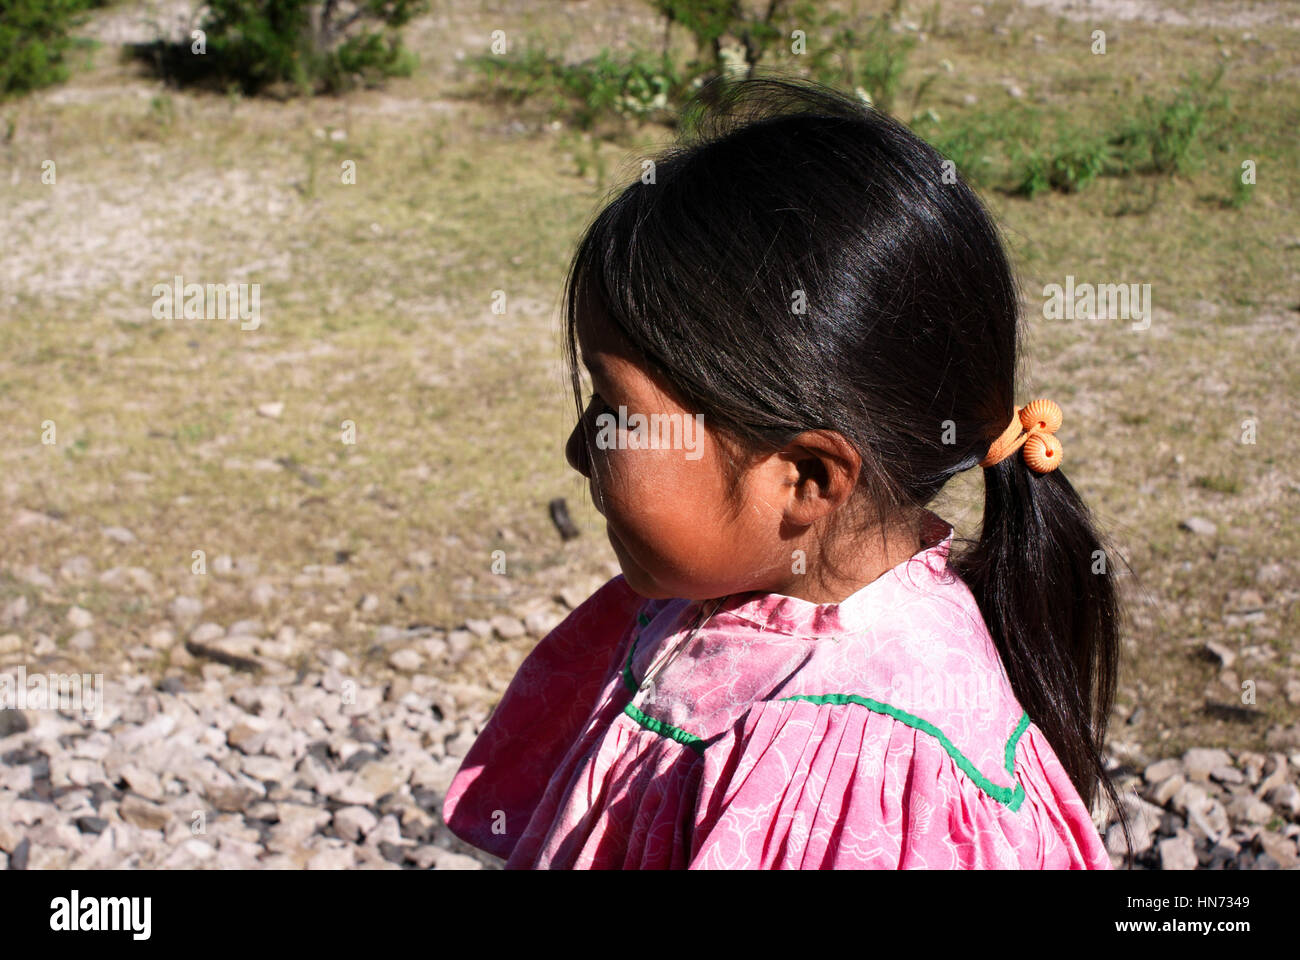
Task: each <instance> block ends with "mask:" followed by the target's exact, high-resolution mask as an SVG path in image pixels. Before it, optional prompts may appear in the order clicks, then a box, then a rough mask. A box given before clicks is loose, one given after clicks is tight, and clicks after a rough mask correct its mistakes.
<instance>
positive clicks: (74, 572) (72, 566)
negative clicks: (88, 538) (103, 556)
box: [59, 554, 95, 583]
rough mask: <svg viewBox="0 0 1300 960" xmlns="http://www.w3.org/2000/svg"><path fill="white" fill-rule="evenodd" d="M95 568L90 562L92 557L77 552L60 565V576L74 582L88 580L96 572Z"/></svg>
mask: <svg viewBox="0 0 1300 960" xmlns="http://www.w3.org/2000/svg"><path fill="white" fill-rule="evenodd" d="M94 572H95V568H94V566H93V565H92V564H91V562H90V558H89V557H86V556H82V555H81V554H77V555H76V556H73V557H68V559H66V560H64V561H63V563H62V565H60V567H59V576H61V577H62V578H63V579H64V580H71V581H73V582H74V583H76V582H78V581H81V580H88V579H89V578H90V577H91V575H92V574H94Z"/></svg>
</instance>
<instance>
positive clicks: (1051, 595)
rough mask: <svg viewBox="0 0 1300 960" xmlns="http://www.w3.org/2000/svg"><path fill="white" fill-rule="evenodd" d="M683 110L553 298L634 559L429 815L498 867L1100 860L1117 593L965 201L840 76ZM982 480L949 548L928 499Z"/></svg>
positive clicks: (998, 251)
mask: <svg viewBox="0 0 1300 960" xmlns="http://www.w3.org/2000/svg"><path fill="white" fill-rule="evenodd" d="M701 99H702V102H709V103H711V104H712V105H713V106H714V109H713V111H712V112H709V113H708V114H707V115H706V116H704V117H703V118H701V120H700V121H699V122H698V124H697V125H696V127H695V128H694V133H693V134H691V135H687V137H686V138H685V139H683V141H682V142H681V143H680V144H679V145H678V146H676V147H674V148H672V149H671V150H669V152H668V153H667V154H666V155H664V156H662V157H660V158H659V159H658V160H657V161H656V162H655V164H654V165H653V166H652V167H650V168H648V171H649V173H652V175H645V176H643V177H642V178H641V179H639V180H638V181H636V182H634V183H633V184H631V185H630V186H628V187H627V188H626V189H625V190H624V191H623V192H622V194H621V195H620V196H619V197H618V198H617V199H616V200H614V201H613V202H612V203H611V204H610V205H609V206H608V207H606V208H605V209H604V210H603V211H602V212H601V213H600V215H599V216H598V217H597V218H596V220H595V222H594V223H593V224H592V225H591V226H590V227H589V229H588V230H587V232H586V235H585V236H584V237H583V239H582V242H581V244H580V246H579V248H578V251H577V253H576V255H575V257H574V260H573V264H572V267H571V269H570V272H569V278H568V283H567V286H566V290H565V301H566V317H567V324H566V339H567V348H568V358H569V362H570V370H571V373H572V377H573V384H574V390H575V396H577V398H578V407H579V421H578V424H577V426H576V427H575V428H574V431H573V434H572V435H571V436H570V438H569V442H568V447H567V451H566V452H567V456H568V460H569V463H570V464H571V465H572V466H573V467H574V469H576V470H578V471H579V472H581V473H582V474H583V475H584V476H585V477H587V478H588V479H589V482H590V489H591V492H592V497H593V500H594V502H595V504H596V507H597V509H598V510H599V511H600V513H601V514H602V515H603V516H604V517H605V520H606V523H607V530H608V534H609V540H610V543H611V545H612V546H613V549H614V553H615V554H616V555H617V557H618V561H619V564H620V567H621V569H622V575H621V576H618V577H615V578H614V579H612V580H610V581H609V582H608V583H606V584H605V585H604V586H603V587H601V588H600V589H599V590H598V591H597V592H596V593H595V594H594V595H593V596H591V597H590V598H589V599H588V600H587V601H585V602H584V603H583V604H582V605H581V606H579V607H578V608H577V609H576V610H574V611H573V612H572V613H571V614H570V615H569V617H568V618H567V619H566V620H565V621H564V622H563V623H562V624H560V626H558V627H557V628H556V629H555V630H554V631H553V632H552V633H551V634H550V635H549V636H548V637H547V638H546V639H545V640H543V641H542V642H541V643H540V644H539V645H538V646H537V647H536V649H535V650H534V651H533V652H532V653H531V654H530V655H529V656H528V658H527V659H526V660H525V661H524V663H523V664H522V665H521V666H520V668H519V671H518V673H517V674H516V676H515V677H514V679H513V681H512V682H511V684H510V686H509V688H508V689H507V691H506V693H505V695H504V696H503V698H502V700H501V702H500V703H499V704H498V706H497V709H496V710H495V711H494V713H493V715H492V716H491V718H490V720H489V722H488V723H487V725H486V726H485V727H484V729H483V731H482V733H481V735H480V736H479V738H478V740H477V741H476V742H475V744H474V745H473V748H472V749H471V750H470V751H469V753H468V754H467V756H466V757H465V759H464V761H463V763H462V765H461V767H460V770H459V772H458V773H457V775H456V778H455V780H454V781H453V783H452V784H451V787H450V789H449V791H448V793H447V796H446V799H445V801H444V806H443V815H444V818H445V820H446V822H447V824H448V826H449V827H450V829H451V830H452V832H453V833H455V834H456V835H457V836H459V837H461V838H462V839H464V840H465V841H467V842H469V843H471V844H474V845H475V846H477V847H480V848H482V849H484V850H487V851H489V852H491V853H493V854H495V855H497V856H499V857H502V858H505V860H506V867H507V868H520V867H572V868H624V869H630V868H779V869H819V868H844V867H931V868H953V867H1052V868H1057V867H1072V868H1076V867H1077V868H1091V869H1108V868H1109V867H1110V865H1111V864H1110V859H1109V857H1108V854H1107V851H1106V849H1105V848H1104V846H1103V844H1102V843H1101V841H1100V838H1099V837H1098V834H1097V831H1096V829H1095V827H1094V826H1093V823H1092V821H1091V818H1090V816H1089V808H1090V805H1091V804H1092V802H1093V799H1094V797H1095V796H1096V794H1097V788H1098V785H1099V784H1101V785H1103V786H1104V788H1105V790H1106V792H1107V794H1108V796H1109V797H1110V799H1111V801H1112V804H1114V803H1115V796H1114V790H1113V787H1112V786H1111V785H1110V783H1109V780H1108V779H1107V777H1106V774H1105V771H1104V769H1103V766H1102V760H1101V748H1102V743H1103V738H1104V735H1105V725H1106V721H1107V719H1108V718H1109V713H1110V708H1111V704H1112V700H1113V696H1114V684H1115V670H1116V657H1117V647H1118V626H1117V623H1118V621H1117V615H1118V612H1119V611H1118V609H1117V602H1116V596H1115V592H1114V587H1113V584H1112V582H1111V578H1110V574H1109V573H1108V572H1107V567H1106V565H1105V562H1104V560H1105V554H1104V553H1103V552H1102V547H1101V544H1100V542H1099V539H1098V534H1097V533H1096V532H1095V531H1094V529H1093V526H1092V524H1091V521H1090V519H1089V514H1088V511H1087V508H1086V507H1085V506H1084V504H1083V503H1082V502H1081V501H1080V499H1079V497H1078V495H1077V494H1076V493H1075V491H1074V488H1073V487H1072V486H1071V485H1070V483H1069V481H1067V480H1066V478H1065V476H1064V475H1063V474H1062V473H1061V472H1060V470H1059V469H1056V468H1057V466H1058V465H1059V463H1060V459H1061V445H1060V442H1059V441H1058V440H1057V439H1056V437H1055V435H1054V434H1055V431H1056V430H1057V429H1058V428H1059V426H1060V416H1059V408H1056V407H1055V405H1054V404H1052V403H1051V402H1050V401H1038V402H1036V403H1033V404H1030V405H1028V406H1027V407H1026V408H1024V409H1023V410H1022V409H1021V408H1019V407H1016V406H1015V405H1014V400H1013V388H1014V382H1015V372H1016V369H1015V368H1016V360H1017V343H1018V332H1017V312H1016V311H1017V295H1016V288H1015V285H1014V282H1013V279H1012V274H1011V271H1010V269H1009V267H1008V264H1007V261H1006V258H1005V256H1004V254H1003V251H1002V247H1001V245H1000V242H999V239H998V236H997V233H996V232H995V229H994V227H993V225H992V223H991V222H990V219H989V217H988V215H987V214H986V212H985V211H984V209H983V207H982V206H981V204H980V202H979V200H978V199H977V198H976V196H975V194H974V193H973V192H972V191H971V190H970V189H969V188H968V187H967V186H966V185H964V184H963V183H961V182H960V181H959V180H958V179H957V178H956V177H955V176H953V175H952V168H951V165H949V164H947V163H946V162H945V161H944V159H943V158H942V157H941V156H939V155H938V154H937V153H936V152H935V151H934V150H933V149H932V148H931V147H929V146H927V145H926V144H925V143H923V142H922V141H921V140H919V139H917V138H916V137H915V136H914V135H912V134H911V133H910V132H908V130H906V129H905V128H904V127H902V126H901V125H899V124H898V123H896V122H894V121H893V120H890V119H888V118H887V117H885V116H882V115H880V114H878V113H875V112H874V111H872V110H870V109H867V108H865V107H863V105H862V104H861V103H860V102H858V101H856V100H853V99H851V98H848V97H846V96H843V95H841V94H839V93H837V92H835V91H833V90H830V89H828V88H825V87H821V86H819V85H816V84H811V83H808V82H801V81H792V80H781V79H774V78H759V79H753V80H747V81H743V82H740V83H737V84H734V85H730V86H726V87H724V88H723V89H718V84H716V83H715V84H710V85H709V86H707V87H706V88H705V91H704V93H703V95H702V98H701ZM579 356H580V357H581V361H582V363H583V365H584V366H585V367H586V369H587V370H588V372H589V373H590V376H591V381H592V386H593V389H594V393H593V394H592V396H591V399H590V401H589V402H588V403H587V405H586V409H585V410H583V409H582V407H583V405H582V401H581V394H580V381H579V375H578V372H577V363H578V360H579ZM638 415H639V416H638ZM697 416H702V418H703V419H702V421H701V422H702V423H703V425H704V429H703V431H702V436H700V437H698V438H694V439H695V440H697V441H698V442H693V443H692V444H690V446H691V447H692V449H690V450H688V449H686V447H687V446H688V445H687V444H686V443H683V442H680V441H681V440H682V439H683V437H684V435H685V433H686V432H687V431H686V430H680V431H679V430H678V427H679V426H685V425H687V424H688V423H689V422H690V421H692V420H693V418H695V417H697ZM633 424H635V426H633ZM647 424H648V425H649V427H648V428H647ZM977 465H978V466H981V467H983V475H984V484H985V506H984V522H983V529H982V532H981V535H980V539H979V541H978V542H977V543H973V544H972V545H970V548H969V549H967V550H966V551H964V552H962V553H957V552H954V551H953V550H952V547H953V541H954V536H953V530H952V528H951V527H950V525H949V524H948V523H946V522H945V521H943V520H942V519H940V518H939V517H938V516H937V515H935V514H934V513H932V512H930V511H929V510H928V509H926V505H927V504H928V503H930V502H931V501H932V500H933V499H934V497H935V496H936V495H937V494H938V493H939V491H940V489H941V488H942V487H943V485H944V484H945V483H946V482H947V480H948V479H949V478H950V477H952V476H953V475H954V474H956V473H958V472H960V471H963V470H966V469H968V468H971V467H974V466H977ZM1099 557H1100V558H1102V562H1101V563H1099V562H1098V558H1099Z"/></svg>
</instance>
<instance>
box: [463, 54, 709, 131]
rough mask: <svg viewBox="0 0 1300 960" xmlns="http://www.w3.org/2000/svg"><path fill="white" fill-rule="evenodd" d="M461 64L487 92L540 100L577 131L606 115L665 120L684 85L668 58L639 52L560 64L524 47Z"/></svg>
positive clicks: (550, 56) (516, 98)
mask: <svg viewBox="0 0 1300 960" xmlns="http://www.w3.org/2000/svg"><path fill="white" fill-rule="evenodd" d="M467 63H468V65H469V66H470V67H471V68H472V69H476V70H478V71H479V72H480V73H481V74H482V75H483V78H484V81H485V85H486V87H487V89H489V90H490V91H492V92H495V93H496V94H497V95H499V96H502V97H505V98H507V99H509V100H513V101H514V102H520V101H523V100H525V99H541V100H544V101H546V102H547V103H548V107H549V110H550V112H551V114H552V115H553V116H554V115H563V116H565V117H566V118H567V119H568V120H569V121H570V122H572V123H573V124H574V125H576V126H577V127H579V128H581V129H583V130H589V129H591V127H592V126H594V125H595V123H596V121H597V120H598V119H599V118H601V117H602V116H607V115H618V116H622V117H633V118H659V119H664V120H670V119H671V114H672V107H673V105H674V104H675V103H676V102H677V101H678V100H679V98H680V97H681V96H682V95H683V92H684V86H685V84H686V79H685V77H684V76H683V75H682V74H681V73H680V72H679V71H678V69H677V67H676V66H675V65H674V63H673V61H672V58H671V57H669V56H668V55H666V54H660V55H655V54H650V53H646V52H644V51H639V50H638V51H633V52H632V53H631V54H630V55H629V56H627V57H618V56H615V55H614V54H612V53H610V51H609V50H608V49H602V50H601V51H600V53H598V54H596V56H594V57H592V58H591V59H589V60H584V61H582V62H581V63H575V64H566V63H565V62H564V61H563V60H561V59H560V58H559V57H556V56H553V55H551V54H549V53H547V52H546V50H545V49H544V48H543V47H539V46H525V47H524V49H523V50H521V51H519V52H518V53H514V54H506V55H484V56H478V57H471V58H470V59H469V60H468V61H467Z"/></svg>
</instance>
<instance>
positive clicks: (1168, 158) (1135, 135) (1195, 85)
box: [1111, 66, 1227, 173]
mask: <svg viewBox="0 0 1300 960" xmlns="http://www.w3.org/2000/svg"><path fill="white" fill-rule="evenodd" d="M1222 77H1223V67H1222V66H1220V67H1219V69H1218V70H1217V72H1216V73H1215V75H1214V77H1213V78H1212V79H1211V80H1210V81H1209V82H1208V83H1205V84H1202V82H1201V80H1200V78H1199V77H1198V76H1196V75H1193V76H1192V77H1191V79H1190V81H1189V83H1188V84H1187V86H1186V87H1184V88H1183V89H1182V90H1179V91H1178V92H1177V93H1175V94H1174V96H1173V97H1172V98H1171V99H1169V100H1167V101H1165V102H1163V103H1162V102H1158V101H1156V100H1153V99H1152V98H1151V97H1150V96H1145V97H1143V98H1142V104H1141V105H1140V106H1139V108H1138V110H1137V112H1136V114H1135V115H1134V116H1133V117H1131V118H1130V119H1129V120H1128V121H1127V122H1126V123H1124V124H1123V125H1122V126H1121V127H1120V129H1119V130H1118V131H1117V132H1116V133H1115V135H1114V136H1113V137H1112V138H1111V144H1112V145H1113V146H1114V147H1115V149H1116V156H1117V160H1118V163H1119V165H1120V172H1124V173H1128V172H1141V173H1188V172H1190V171H1192V170H1194V169H1195V168H1196V167H1197V166H1199V164H1200V161H1201V156H1200V152H1199V143H1198V141H1199V139H1200V138H1201V135H1202V134H1203V133H1205V132H1207V131H1208V129H1209V125H1210V118H1211V114H1212V113H1214V112H1216V111H1219V110H1222V109H1223V108H1224V107H1225V106H1226V102H1227V101H1226V99H1225V98H1223V97H1211V94H1212V93H1213V92H1214V90H1215V88H1216V87H1217V86H1218V84H1219V81H1220V80H1221V79H1222Z"/></svg>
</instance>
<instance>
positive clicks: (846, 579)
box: [770, 529, 925, 604]
mask: <svg viewBox="0 0 1300 960" xmlns="http://www.w3.org/2000/svg"><path fill="white" fill-rule="evenodd" d="M924 546H925V545H924V543H922V540H921V534H920V531H919V529H909V530H907V531H906V532H894V533H892V534H891V535H890V537H889V539H888V543H883V542H881V541H880V540H878V539H877V540H876V541H874V542H873V543H871V544H870V545H869V547H868V548H867V549H862V548H861V547H860V546H855V548H854V549H853V550H851V551H841V552H842V553H847V554H848V556H844V557H840V558H837V559H836V560H835V561H834V562H828V561H827V560H826V558H824V557H820V556H819V557H818V558H817V559H816V560H814V558H813V556H812V551H806V552H807V553H808V554H809V556H808V560H807V570H808V572H807V573H791V574H790V575H789V576H788V577H786V578H784V579H783V582H781V583H780V584H779V585H778V586H777V587H774V588H772V589H771V590H770V592H771V593H779V594H781V595H783V596H787V597H794V598H796V599H799V600H806V601H808V602H809V603H815V604H824V603H840V602H842V601H844V600H846V599H848V598H849V597H851V596H852V595H853V594H855V593H857V592H858V591H859V590H861V589H862V588H863V587H865V586H866V585H867V584H869V583H872V582H874V581H876V580H878V579H879V578H880V577H882V576H884V575H885V574H886V573H888V572H889V571H890V570H892V569H893V568H894V567H896V566H898V565H899V564H900V563H903V562H904V561H906V560H908V559H909V558H911V557H913V556H915V555H916V553H917V551H919V550H921V549H923V548H924ZM814 571H815V572H814Z"/></svg>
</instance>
